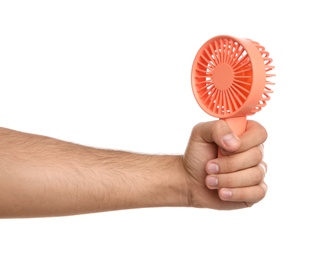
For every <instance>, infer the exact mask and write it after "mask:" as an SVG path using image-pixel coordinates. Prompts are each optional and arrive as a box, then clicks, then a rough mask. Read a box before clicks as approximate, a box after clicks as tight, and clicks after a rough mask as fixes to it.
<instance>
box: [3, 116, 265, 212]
mask: <svg viewBox="0 0 326 260" xmlns="http://www.w3.org/2000/svg"><path fill="white" fill-rule="evenodd" d="M266 138H267V132H266V130H265V129H264V127H263V126H261V125H260V124H259V123H257V122H255V121H248V126H247V130H246V132H245V133H244V134H242V135H241V136H239V137H238V136H236V135H235V134H234V133H233V132H232V131H231V129H230V128H229V127H228V125H227V124H226V123H225V122H224V121H222V120H218V121H211V122H205V123H200V124H198V125H196V126H194V128H193V130H192V133H191V135H190V138H189V142H188V145H187V148H186V150H185V153H184V154H183V155H149V154H141V153H133V152H126V151H116V150H109V149H108V150H105V149H97V148H92V147H87V146H83V145H79V144H74V143H69V142H65V141H62V140H58V139H55V138H51V137H46V136H40V135H35V134H29V133H23V132H19V131H14V130H11V129H6V128H0V217H1V218H27V217H52V216H66V215H76V214H86V213H95V212H105V211H112V210H122V209H133V208H144V207H198V208H211V209H217V210H233V209H241V208H247V207H251V206H252V205H254V204H255V203H258V202H259V201H261V200H262V199H263V198H264V197H265V195H266V192H267V186H266V184H265V183H264V177H265V173H266V168H267V167H266V163H265V162H264V161H263V143H264V142H265V140H266ZM218 148H219V149H221V152H222V153H223V156H222V157H219V158H217V150H218Z"/></svg>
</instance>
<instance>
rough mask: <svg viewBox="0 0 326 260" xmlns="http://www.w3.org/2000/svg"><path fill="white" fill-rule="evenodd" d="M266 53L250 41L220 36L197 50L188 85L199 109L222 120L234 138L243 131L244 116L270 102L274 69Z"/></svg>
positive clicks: (245, 118)
mask: <svg viewBox="0 0 326 260" xmlns="http://www.w3.org/2000/svg"><path fill="white" fill-rule="evenodd" d="M271 63H272V59H271V58H270V57H269V53H268V52H267V51H266V50H265V48H264V47H263V46H261V45H260V44H259V43H258V42H255V41H252V40H250V39H242V38H235V37H232V36H227V35H221V36H216V37H213V38H211V39H210V40H208V41H207V42H206V43H204V45H203V46H202V47H201V48H200V49H199V51H198V53H197V55H196V57H195V59H194V63H193V66H192V72H191V83H192V90H193V93H194V96H195V98H196V101H197V103H198V104H199V106H200V107H201V108H202V109H203V110H204V111H205V112H206V113H208V114H209V115H211V116H214V117H217V118H219V119H222V120H226V122H227V123H228V125H229V126H230V127H231V129H232V130H233V131H234V132H235V133H236V134H238V135H240V134H242V133H243V132H244V131H245V130H246V125H247V116H250V115H253V114H255V113H256V112H258V111H260V110H261V109H262V107H264V106H265V105H266V101H268V100H270V96H269V94H270V93H272V90H271V89H270V88H269V87H268V86H270V85H274V83H272V82H270V81H269V80H268V78H269V77H272V76H275V75H274V74H270V72H271V70H273V69H274V66H272V65H271Z"/></svg>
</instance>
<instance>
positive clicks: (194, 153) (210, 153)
mask: <svg viewBox="0 0 326 260" xmlns="http://www.w3.org/2000/svg"><path fill="white" fill-rule="evenodd" d="M266 138H267V132H266V130H265V128H264V127H263V126H261V125H260V124H259V123H257V122H255V121H248V124H247V129H246V131H245V133H243V134H242V135H241V136H239V137H238V136H236V135H235V134H234V133H233V132H232V130H231V129H230V128H229V126H228V125H227V123H226V122H225V121H223V120H218V121H212V122H207V123H200V124H198V125H196V126H195V127H194V128H193V131H192V133H191V136H190V140H189V143H188V147H187V149H186V152H185V155H184V157H183V163H184V167H185V169H186V174H187V182H188V189H189V204H190V206H193V207H205V208H212V209H222V210H223V209H225V210H230V209H240V208H245V207H249V206H252V205H253V204H255V203H257V202H259V201H260V200H262V199H263V198H264V196H265V195H266V191H267V186H266V184H265V183H264V177H265V173H266V169H267V166H266V163H265V162H264V161H263V149H264V148H263V143H264V142H265V140H266ZM218 149H221V151H222V153H223V154H224V156H222V157H219V158H218V156H217V154H218Z"/></svg>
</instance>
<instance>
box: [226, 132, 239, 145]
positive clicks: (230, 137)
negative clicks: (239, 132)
mask: <svg viewBox="0 0 326 260" xmlns="http://www.w3.org/2000/svg"><path fill="white" fill-rule="evenodd" d="M222 140H223V142H224V143H225V144H226V145H227V146H230V147H233V146H236V145H237V144H238V142H239V139H238V137H237V136H235V135H234V134H232V133H231V134H227V135H225V136H223V138H222Z"/></svg>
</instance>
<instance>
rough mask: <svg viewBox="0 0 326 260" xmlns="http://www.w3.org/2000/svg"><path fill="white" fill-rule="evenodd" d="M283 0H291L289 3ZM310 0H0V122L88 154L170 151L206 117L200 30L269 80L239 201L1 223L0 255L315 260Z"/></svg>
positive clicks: (316, 23) (318, 180)
mask: <svg viewBox="0 0 326 260" xmlns="http://www.w3.org/2000/svg"><path fill="white" fill-rule="evenodd" d="M288 3H291V4H288ZM322 3H323V2H322V1H314V0H311V1H292V2H290V1H250V0H247V1H241V0H239V1H218V0H215V1H206V0H200V1H176V0H174V1H168V0H166V1H144V0H138V1H132V0H129V1H81V0H79V1H72V0H65V1H61V0H57V1H34V0H31V1H14V0H13V1H0V90H1V92H0V93H1V94H0V125H1V126H3V127H8V128H12V129H16V130H20V131H26V132H32V133H36V134H43V135H48V136H52V137H55V138H59V139H63V140H67V141H72V142H77V143H80V144H84V145H90V146H95V147H101V148H114V149H123V150H130V151H135V152H145V153H154V154H163V153H169V154H181V153H183V151H184V149H185V147H186V144H187V141H188V137H189V134H190V131H191V128H192V127H193V126H194V125H195V124H196V123H198V122H201V121H208V120H214V118H212V117H210V116H208V115H207V114H205V113H204V112H203V111H202V110H201V109H200V108H199V106H198V105H197V103H196V101H195V99H194V97H193V95H192V91H191V84H190V72H191V66H192V62H193V59H194V56H195V54H196V52H197V51H198V49H199V48H200V46H201V45H202V44H203V43H204V42H205V41H207V40H208V39H209V38H211V37H213V36H216V35H221V34H228V35H232V36H236V37H242V38H251V39H253V40H256V41H258V42H260V43H261V44H262V45H263V46H265V47H266V49H267V50H268V51H269V52H270V54H271V57H272V58H273V60H274V65H275V67H276V68H275V70H274V72H275V73H276V74H277V76H276V77H275V79H274V82H275V83H276V85H275V86H274V87H273V90H274V93H273V94H272V99H271V100H270V102H269V103H268V105H267V106H266V107H265V108H264V109H263V110H262V111H261V112H259V113H257V114H256V115H254V116H253V117H252V118H251V119H254V120H257V121H259V122H260V123H262V124H263V125H264V126H265V127H266V129H267V130H268V133H269V138H268V140H267V141H266V144H265V160H266V162H267V163H268V173H267V176H266V182H267V184H268V186H269V190H268V194H267V196H266V198H265V199H264V200H263V201H261V202H260V203H259V204H257V205H255V206H254V207H252V208H250V209H245V210H240V211H223V212H221V211H213V210H207V209H185V208H173V209H171V208H159V209H139V210H126V211H116V212H106V213H99V214H91V215H81V216H71V217H59V218H45V219H16V220H15V219H7V220H0V259H4V260H5V259H6V260H9V259H207V258H210V259H240V258H241V259H297V258H298V257H300V259H325V258H326V252H325V231H326V226H325V218H326V214H325V213H324V212H325V211H324V208H325V193H324V190H325V189H324V183H323V181H324V180H325V178H324V174H325V168H324V161H325V159H324V146H325V137H324V133H325V130H326V129H325V124H323V120H324V118H325V113H324V112H325V107H324V105H325V100H324V97H323V94H324V92H325V91H324V90H325V84H326V83H325V60H326V55H325V53H326V52H325V47H324V45H325V42H324V38H325V37H324V36H325V30H324V25H325V24H326V19H325V16H324V12H323V10H324V8H323V7H322Z"/></svg>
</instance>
